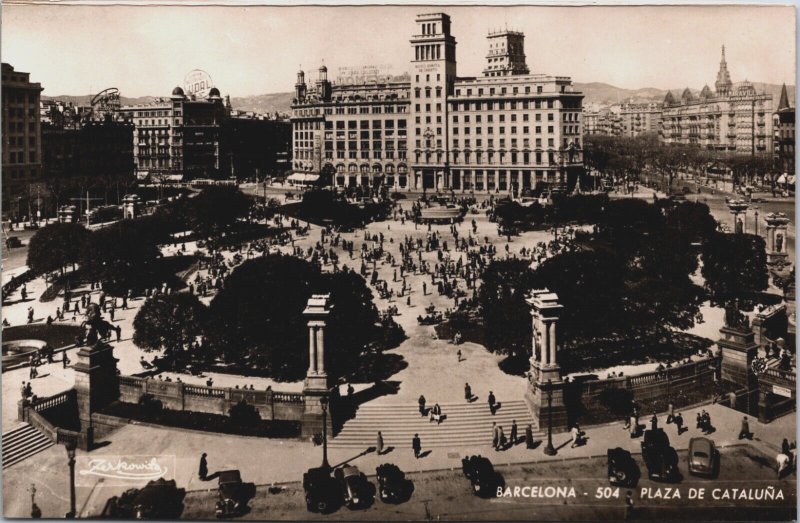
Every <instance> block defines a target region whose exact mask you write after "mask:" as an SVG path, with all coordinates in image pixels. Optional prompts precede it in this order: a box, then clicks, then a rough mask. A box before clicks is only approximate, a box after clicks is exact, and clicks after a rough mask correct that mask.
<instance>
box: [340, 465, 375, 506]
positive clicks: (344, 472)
mask: <svg viewBox="0 0 800 523" xmlns="http://www.w3.org/2000/svg"><path fill="white" fill-rule="evenodd" d="M333 476H334V477H335V478H336V479H337V480H338V481H339V484H340V487H341V489H342V494H343V496H344V504H345V505H346V506H347V508H349V509H356V508H361V507H368V506H370V505H371V504H372V501H373V500H374V499H375V487H374V486H373V485H372V484H371V483H370V482H369V481H367V476H365V475H364V474H363V473H362V472H361V471H360V470H358V467H354V466H353V465H345V466H343V467H340V468H337V469H336V470H335V471H334V472H333Z"/></svg>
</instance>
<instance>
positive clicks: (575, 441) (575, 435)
mask: <svg viewBox="0 0 800 523" xmlns="http://www.w3.org/2000/svg"><path fill="white" fill-rule="evenodd" d="M570 434H572V443H571V444H570V446H569V448H571V449H574V448H575V447H577V446H578V445H579V444H580V439H581V429H580V428H578V425H575V426H573V427H572V430H570Z"/></svg>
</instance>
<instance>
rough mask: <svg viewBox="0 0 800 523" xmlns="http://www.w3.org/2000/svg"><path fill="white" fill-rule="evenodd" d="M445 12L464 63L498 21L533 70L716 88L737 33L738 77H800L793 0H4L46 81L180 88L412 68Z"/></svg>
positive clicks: (9, 31)
mask: <svg viewBox="0 0 800 523" xmlns="http://www.w3.org/2000/svg"><path fill="white" fill-rule="evenodd" d="M442 11H443V12H446V13H448V14H449V15H450V16H451V19H452V32H453V34H454V36H455V37H456V41H457V42H458V45H457V48H456V57H457V62H458V75H459V76H476V75H480V74H481V70H482V69H483V64H484V60H485V54H486V50H487V44H486V34H487V32H488V31H489V30H490V29H501V28H506V27H507V28H508V29H513V30H517V31H523V32H524V33H525V52H526V55H527V62H528V66H529V68H530V69H531V72H532V73H544V74H550V75H557V76H571V77H572V79H573V80H574V81H576V82H604V83H609V84H612V85H615V86H617V87H623V88H632V89H635V88H642V87H655V88H660V89H674V88H680V87H684V86H690V87H692V88H694V89H699V88H701V87H702V86H703V85H704V84H709V85H710V86H711V87H712V88H713V84H714V81H715V80H716V72H717V70H718V68H719V60H720V47H721V45H722V44H725V48H726V55H727V60H728V69H729V70H730V73H731V78H732V80H733V81H734V82H737V81H742V80H745V79H748V80H750V81H755V82H768V83H777V84H780V83H783V82H786V83H788V84H794V83H795V82H794V78H795V33H794V31H795V12H794V9H793V7H791V6H790V7H785V6H744V5H740V6H730V5H728V6H697V7H692V6H648V7H627V6H625V7H613V6H605V7H598V6H592V7H543V6H525V7H502V6H491V7H484V6H479V7H465V6H459V7H455V6H434V7H425V6H408V5H405V6H364V7H345V6H337V7H316V6H302V7H275V6H272V7H266V6H255V7H254V6H249V7H219V6H194V7H188V6H152V5H150V6H113V5H112V6H80V5H45V4H27V5H24V4H23V5H10V4H8V3H6V5H4V6H3V20H2V23H3V24H2V25H3V27H2V29H3V30H2V35H1V37H0V38H1V42H0V43H1V44H2V48H1V49H2V60H3V62H8V63H10V64H11V65H13V66H14V67H15V69H17V70H18V71H25V72H30V73H31V80H32V81H34V82H40V83H41V84H42V86H43V87H44V94H45V95H50V96H55V95H67V94H69V95H84V94H91V93H96V92H98V91H100V90H102V89H104V88H107V87H117V88H119V89H120V91H121V94H122V95H123V96H127V97H135V96H145V95H152V96H168V95H169V93H170V92H171V91H172V88H173V87H174V86H176V85H182V84H183V78H184V76H185V74H186V73H187V72H189V71H190V70H192V69H202V70H204V71H206V72H208V73H209V74H210V75H211V77H212V79H213V82H214V84H215V85H216V86H217V87H218V88H219V89H220V91H222V93H223V94H230V95H231V96H234V97H236V96H247V95H255V94H265V93H274V92H286V91H291V90H292V89H293V86H294V83H295V78H296V77H295V75H296V72H297V70H298V68H300V67H302V68H303V69H304V70H306V72H307V78H308V77H309V76H315V75H316V73H314V74H313V75H310V74H309V72H310V71H316V69H317V68H318V67H319V66H320V65H321V64H322V63H323V61H324V63H325V65H326V66H327V67H328V70H329V77H331V78H332V79H334V78H333V77H335V76H336V71H337V69H338V67H344V66H358V65H368V64H387V65H390V66H391V72H392V73H394V74H400V73H403V72H406V71H408V70H409V67H408V61H409V60H410V59H411V56H412V51H411V47H410V45H409V42H408V40H409V38H410V36H411V35H412V34H413V33H414V32H415V24H414V17H415V15H416V14H419V13H426V12H442Z"/></svg>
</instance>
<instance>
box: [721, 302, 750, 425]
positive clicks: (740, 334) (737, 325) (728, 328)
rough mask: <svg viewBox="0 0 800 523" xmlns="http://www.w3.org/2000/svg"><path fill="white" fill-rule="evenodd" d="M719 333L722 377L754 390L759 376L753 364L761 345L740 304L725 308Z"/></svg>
mask: <svg viewBox="0 0 800 523" xmlns="http://www.w3.org/2000/svg"><path fill="white" fill-rule="evenodd" d="M719 333H720V339H719V340H717V346H718V347H719V348H720V353H721V355H722V369H721V373H720V376H721V378H722V379H723V380H725V381H729V382H731V383H735V384H736V385H738V386H740V387H747V389H748V390H754V389H755V388H756V387H757V386H758V378H757V377H756V375H755V374H754V373H753V369H752V367H751V365H752V363H753V359H754V358H755V357H756V355H757V354H758V347H759V345H758V343H756V341H755V333H754V332H753V330H752V329H751V328H750V324H749V321H748V320H747V318H746V317H745V316H744V315H743V314H742V313H741V312H739V307H738V305H736V304H729V305H728V306H727V307H726V308H725V325H724V326H723V327H722V328H721V329H720V330H719ZM751 406H752V405H751ZM748 410H749V409H748Z"/></svg>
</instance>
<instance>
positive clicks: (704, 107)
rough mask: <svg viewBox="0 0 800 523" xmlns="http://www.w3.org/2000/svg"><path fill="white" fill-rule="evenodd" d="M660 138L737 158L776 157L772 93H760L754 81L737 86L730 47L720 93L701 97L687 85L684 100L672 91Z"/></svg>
mask: <svg viewBox="0 0 800 523" xmlns="http://www.w3.org/2000/svg"><path fill="white" fill-rule="evenodd" d="M663 106H664V107H663V112H662V117H661V129H660V132H659V137H660V140H661V142H662V143H666V144H674V143H680V144H692V145H696V146H699V147H702V148H705V149H712V150H716V151H718V152H725V153H734V154H771V152H772V95H770V94H766V93H758V92H756V89H755V87H753V84H751V83H750V82H748V81H744V82H741V83H737V84H734V83H732V82H731V76H730V73H729V72H728V64H727V62H726V61H725V46H723V47H722V60H721V61H720V64H719V72H718V73H717V81H716V84H715V90H714V91H712V90H711V89H710V88H709V87H708V85H706V86H705V87H703V89H702V90H701V91H700V94H699V96H695V95H694V94H693V93H692V91H691V90H690V89H689V88H688V87H687V88H686V89H685V90H684V91H683V94H682V95H681V96H680V98H675V96H673V94H672V93H671V92H668V93H667V95H666V97H665V99H664V104H663Z"/></svg>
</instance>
